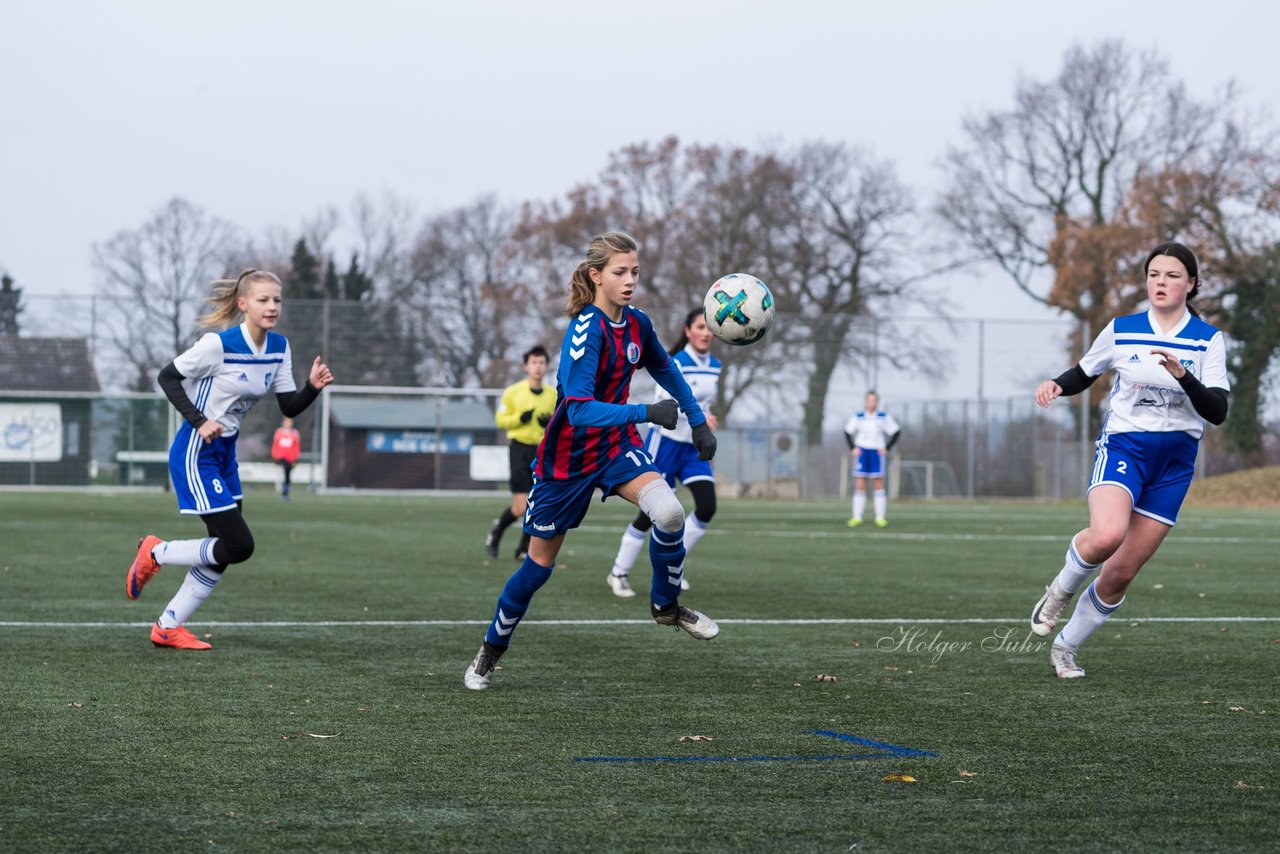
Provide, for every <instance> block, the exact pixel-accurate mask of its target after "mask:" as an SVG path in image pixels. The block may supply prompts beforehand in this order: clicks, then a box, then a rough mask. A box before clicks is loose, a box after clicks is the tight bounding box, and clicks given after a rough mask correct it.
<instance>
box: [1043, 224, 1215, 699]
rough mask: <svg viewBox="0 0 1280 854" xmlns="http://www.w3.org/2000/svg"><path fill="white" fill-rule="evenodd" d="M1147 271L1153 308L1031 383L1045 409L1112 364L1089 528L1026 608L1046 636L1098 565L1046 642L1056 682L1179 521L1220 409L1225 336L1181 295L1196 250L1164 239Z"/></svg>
mask: <svg viewBox="0 0 1280 854" xmlns="http://www.w3.org/2000/svg"><path fill="white" fill-rule="evenodd" d="M1144 270H1145V271H1146V278H1147V298H1148V299H1149V300H1150V304H1151V307H1150V309H1149V310H1147V311H1144V312H1141V313H1139V314H1131V315H1127V316H1125V317H1117V318H1115V319H1114V320H1112V321H1111V322H1110V323H1108V324H1107V326H1106V328H1105V329H1103V330H1102V332H1101V334H1099V335H1098V337H1097V340H1095V341H1094V342H1093V346H1092V347H1090V348H1089V352H1088V353H1086V354H1085V356H1084V358H1083V359H1081V360H1080V364H1078V365H1076V367H1074V368H1072V369H1071V370H1069V371H1067V372H1065V373H1063V374H1062V375H1061V376H1059V377H1058V378H1056V379H1052V380H1045V381H1044V382H1042V383H1040V385H1039V386H1037V387H1036V403H1038V404H1040V405H1041V406H1045V407H1047V406H1048V405H1049V404H1050V403H1051V402H1052V401H1053V400H1054V398H1056V397H1058V396H1059V395H1073V394H1079V393H1080V392H1082V391H1084V390H1085V389H1086V388H1088V387H1089V386H1090V385H1091V384H1092V383H1093V381H1094V380H1096V379H1097V378H1098V377H1099V376H1100V375H1101V374H1103V373H1105V372H1106V371H1109V370H1115V372H1116V380H1115V387H1114V388H1113V390H1112V392H1111V396H1110V398H1109V400H1110V411H1109V412H1108V413H1107V415H1106V418H1105V419H1104V421H1103V422H1102V434H1101V436H1100V437H1099V438H1098V441H1097V448H1098V451H1097V455H1096V457H1095V459H1094V464H1093V475H1092V477H1091V478H1090V481H1089V527H1087V528H1085V529H1084V530H1083V531H1080V532H1079V533H1078V534H1076V535H1075V537H1073V538H1072V540H1071V543H1070V544H1069V545H1068V546H1067V556H1066V562H1065V563H1064V565H1063V567H1062V570H1061V571H1060V572H1059V573H1058V575H1057V577H1056V578H1054V579H1053V581H1052V582H1051V583H1050V584H1049V586H1048V587H1047V588H1046V589H1045V593H1044V596H1042V597H1040V601H1039V602H1037V603H1036V606H1035V608H1034V609H1033V611H1032V613H1031V630H1032V631H1034V632H1035V633H1036V634H1037V635H1040V636H1042V637H1045V636H1048V635H1049V634H1050V633H1051V632H1052V631H1053V629H1054V627H1055V626H1056V625H1057V623H1058V618H1059V616H1060V615H1061V614H1062V612H1063V610H1064V609H1065V608H1066V606H1067V603H1068V602H1069V601H1070V600H1071V597H1072V596H1074V595H1075V593H1076V592H1077V591H1078V590H1079V589H1080V588H1081V587H1083V586H1084V583H1085V582H1086V581H1087V580H1088V579H1089V576H1090V575H1092V574H1093V572H1094V570H1096V569H1098V568H1099V567H1101V568H1102V571H1101V572H1100V573H1099V574H1098V577H1097V579H1095V580H1094V582H1093V583H1092V584H1090V585H1089V586H1088V588H1087V589H1086V590H1085V595H1084V596H1082V597H1081V599H1080V602H1079V603H1078V604H1077V605H1076V609H1075V611H1074V612H1073V613H1072V615H1071V620H1070V621H1069V622H1068V623H1067V625H1066V626H1065V627H1064V628H1063V629H1062V631H1061V632H1060V633H1059V634H1058V637H1057V638H1055V639H1054V641H1053V645H1052V647H1051V648H1050V660H1051V661H1052V663H1053V666H1054V669H1055V670H1057V672H1058V676H1059V677H1060V678H1062V679H1075V678H1079V677H1081V676H1084V670H1083V669H1082V668H1081V667H1080V666H1079V665H1077V664H1076V660H1075V654H1076V650H1078V649H1079V648H1080V645H1081V644H1082V643H1084V642H1085V640H1086V639H1088V637H1089V636H1090V635H1092V634H1093V633H1094V632H1095V631H1097V630H1098V628H1099V627H1101V626H1102V624H1103V623H1105V622H1106V621H1107V619H1108V618H1109V617H1110V616H1111V615H1112V614H1113V613H1115V611H1116V609H1117V608H1119V607H1120V606H1121V605H1122V604H1123V603H1124V599H1125V591H1126V590H1127V589H1128V587H1129V585H1130V583H1132V582H1133V579H1134V578H1135V577H1136V576H1137V574H1138V570H1140V569H1141V568H1142V566H1143V564H1145V563H1146V562H1147V561H1148V560H1149V559H1150V558H1151V556H1152V555H1154V554H1155V552H1156V549H1158V548H1159V547H1160V544H1161V543H1162V542H1164V538H1165V535H1166V534H1168V533H1169V529H1170V528H1172V527H1173V525H1174V523H1175V522H1176V521H1177V518H1178V510H1179V508H1180V507H1181V506H1182V501H1183V499H1184V498H1185V497H1186V495H1187V488H1188V487H1189V486H1190V485H1191V476H1192V474H1193V473H1194V470H1195V462H1196V452H1197V449H1198V447H1199V444H1200V436H1201V434H1203V433H1204V424H1205V422H1206V421H1208V422H1209V423H1211V424H1221V423H1222V422H1223V421H1225V420H1226V417H1227V396H1228V392H1229V389H1230V385H1229V383H1228V381H1227V354H1226V344H1225V342H1224V340H1223V335H1222V333H1221V332H1219V331H1218V330H1217V329H1216V328H1214V327H1213V326H1211V325H1210V324H1208V323H1206V322H1205V321H1203V320H1201V319H1200V318H1199V317H1198V316H1197V315H1196V314H1195V312H1194V310H1192V309H1191V307H1190V304H1189V303H1190V300H1191V299H1192V298H1193V297H1194V296H1195V294H1196V291H1197V290H1198V289H1199V287H1200V278H1199V276H1200V271H1199V264H1198V263H1197V261H1196V256H1195V255H1194V254H1193V253H1192V252H1191V250H1190V249H1188V248H1187V247H1185V246H1183V245H1182V244H1180V243H1162V244H1160V245H1159V246H1157V247H1156V248H1155V249H1153V250H1151V253H1150V254H1149V255H1148V256H1147V261H1146V265H1145V267H1144Z"/></svg>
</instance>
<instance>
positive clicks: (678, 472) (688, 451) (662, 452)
mask: <svg viewBox="0 0 1280 854" xmlns="http://www.w3.org/2000/svg"><path fill="white" fill-rule="evenodd" d="M644 445H645V448H646V449H647V450H648V451H649V456H650V457H652V458H653V464H654V465H655V466H657V467H658V471H660V472H662V476H663V477H665V478H666V479H667V486H669V487H671V488H672V489H675V487H676V480H677V479H679V481H680V482H681V483H693V482H694V481H696V480H709V481H711V482H713V483H714V482H715V479H716V477H715V475H714V474H712V473H711V462H710V461H709V460H700V459H698V449H697V448H695V447H694V446H693V444H692V443H690V442H678V441H676V440H675V439H672V438H670V437H664V436H663V435H662V431H661V430H658V429H656V428H655V429H651V430H650V431H649V435H648V436H646V437H645V440H644Z"/></svg>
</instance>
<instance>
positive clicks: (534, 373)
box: [484, 345, 556, 560]
mask: <svg viewBox="0 0 1280 854" xmlns="http://www.w3.org/2000/svg"><path fill="white" fill-rule="evenodd" d="M547 362H548V356H547V351H546V348H545V347H543V346H542V345H537V346H535V347H533V348H531V349H530V350H529V352H527V353H525V354H524V374H525V378H524V379H522V380H521V381H520V382H518V383H513V384H512V385H509V386H507V388H506V390H505V391H503V392H502V401H501V402H500V403H499V404H498V411H497V412H495V413H494V416H493V420H494V421H495V422H496V423H497V425H498V426H499V427H501V428H502V429H503V430H506V431H507V439H508V440H509V441H510V453H511V506H510V507H507V508H505V509H504V510H503V511H502V515H501V516H500V517H498V518H497V519H494V520H493V528H492V529H491V530H490V531H489V535H488V536H486V537H485V538H484V550H485V551H486V552H488V553H489V557H497V556H498V542H499V541H500V540H501V539H502V532H503V531H505V530H507V527H508V526H510V524H511V523H512V522H514V521H516V520H517V519H520V518H523V517H524V508H525V502H526V500H527V499H528V497H529V490H530V489H532V488H533V461H534V458H535V457H536V456H537V454H538V443H539V442H541V441H542V434H543V433H545V432H546V430H547V424H548V422H550V421H551V414H552V413H553V412H555V408H556V393H555V389H550V388H547V387H546V386H545V385H543V383H542V378H543V377H544V376H545V375H546V373H547ZM528 550H529V535H528V534H525V533H523V532H522V533H521V536H520V545H519V546H517V547H516V552H515V557H516V560H524V555H525V552H527V551H528Z"/></svg>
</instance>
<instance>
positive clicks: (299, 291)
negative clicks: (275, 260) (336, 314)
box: [286, 239, 324, 299]
mask: <svg viewBox="0 0 1280 854" xmlns="http://www.w3.org/2000/svg"><path fill="white" fill-rule="evenodd" d="M290 263H291V265H292V268H291V270H290V271H289V281H288V282H287V283H286V284H287V285H288V289H289V294H290V296H291V297H292V298H293V299H324V292H323V291H322V290H321V288H320V259H318V258H316V256H314V255H312V254H311V250H309V249H308V248H307V241H306V240H305V239H299V240H298V242H297V243H296V244H294V247H293V258H291V259H290Z"/></svg>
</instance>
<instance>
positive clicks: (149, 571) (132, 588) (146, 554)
mask: <svg viewBox="0 0 1280 854" xmlns="http://www.w3.org/2000/svg"><path fill="white" fill-rule="evenodd" d="M163 542H164V540H162V539H160V538H159V537H153V536H151V535H150V534H147V535H146V536H145V537H143V538H142V539H140V540H138V554H137V555H135V556H134V558H133V563H131V564H129V576H128V578H126V579H125V585H124V593H125V595H126V596H128V597H129V598H130V599H137V598H138V597H139V596H141V595H142V588H143V587H145V586H146V584H147V582H148V581H150V580H151V578H152V576H154V575H155V574H156V573H157V572H159V571H160V564H158V563H156V559H155V558H154V557H152V556H151V550H152V549H154V548H155V547H156V546H158V545H160V544H161V543H163Z"/></svg>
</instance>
